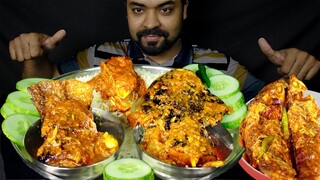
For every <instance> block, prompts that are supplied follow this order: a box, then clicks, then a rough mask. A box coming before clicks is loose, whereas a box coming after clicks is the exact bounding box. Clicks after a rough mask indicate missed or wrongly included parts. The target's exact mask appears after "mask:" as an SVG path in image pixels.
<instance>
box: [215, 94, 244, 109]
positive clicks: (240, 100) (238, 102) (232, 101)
mask: <svg viewBox="0 0 320 180" xmlns="http://www.w3.org/2000/svg"><path fill="white" fill-rule="evenodd" d="M221 100H222V101H223V102H224V103H225V104H226V105H227V106H229V107H231V108H232V111H237V110H238V109H239V108H240V107H242V106H243V105H244V104H246V103H245V100H244V96H243V94H242V92H241V91H239V92H237V93H236V94H234V95H232V96H230V97H227V98H223V99H221Z"/></svg>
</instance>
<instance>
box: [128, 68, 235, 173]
mask: <svg viewBox="0 0 320 180" xmlns="http://www.w3.org/2000/svg"><path fill="white" fill-rule="evenodd" d="M229 111H230V109H229V108H228V107H227V106H226V105H225V104H224V103H223V102H222V101H221V100H220V99H219V98H218V97H216V96H214V95H212V94H210V92H209V91H208V90H207V88H206V87H205V85H204V84H203V83H202V82H201V80H200V79H199V78H198V77H197V76H196V75H195V73H193V72H192V71H189V70H185V69H175V70H172V71H170V72H167V73H166V74H164V75H163V76H161V77H159V78H158V79H156V80H155V81H154V82H153V84H151V86H150V87H149V88H148V90H147V93H146V94H145V95H144V96H143V97H142V99H141V102H140V104H139V105H138V107H137V109H136V111H135V112H133V113H132V114H129V116H128V121H129V123H130V124H131V125H132V126H136V125H138V124H140V125H142V126H143V127H144V129H145V135H144V139H143V141H142V142H141V143H140V146H141V147H142V149H144V150H145V151H146V152H148V153H149V154H151V155H152V156H154V157H155V158H158V159H160V160H162V161H164V162H167V163H170V164H173V165H177V166H182V167H185V166H188V167H199V166H206V165H208V166H209V164H210V165H211V166H212V165H216V166H221V165H223V164H224V161H223V160H220V159H219V158H218V157H217V156H216V154H215V152H214V147H213V145H212V144H211V142H210V141H209V140H208V138H207V137H206V136H205V127H206V126H208V125H212V126H214V125H216V124H217V123H219V122H220V121H221V120H222V117H223V115H224V114H227V113H228V112H229Z"/></svg>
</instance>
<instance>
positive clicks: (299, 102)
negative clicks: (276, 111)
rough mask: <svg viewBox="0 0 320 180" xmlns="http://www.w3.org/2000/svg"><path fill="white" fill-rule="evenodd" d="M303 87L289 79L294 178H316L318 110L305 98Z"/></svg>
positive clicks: (319, 168)
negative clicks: (295, 173)
mask: <svg viewBox="0 0 320 180" xmlns="http://www.w3.org/2000/svg"><path fill="white" fill-rule="evenodd" d="M306 90H307V87H306V86H305V85H304V84H303V82H302V81H300V80H299V79H297V78H296V77H295V76H290V84H289V90H288V95H287V96H288V97H287V99H288V104H289V105H288V108H289V109H288V120H289V127H290V130H291V136H292V143H293V148H294V152H295V162H296V168H297V172H298V179H320V166H319V163H320V119H319V118H320V116H319V115H320V111H319V108H318V105H317V103H316V101H315V99H314V97H313V96H312V95H310V94H309V95H307V96H305V95H304V93H305V91H306Z"/></svg>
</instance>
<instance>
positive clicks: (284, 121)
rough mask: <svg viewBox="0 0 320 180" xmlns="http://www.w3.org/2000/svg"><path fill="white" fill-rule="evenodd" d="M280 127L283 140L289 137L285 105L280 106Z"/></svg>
mask: <svg viewBox="0 0 320 180" xmlns="http://www.w3.org/2000/svg"><path fill="white" fill-rule="evenodd" d="M281 127H282V133H283V137H284V139H285V140H288V139H289V137H290V132H289V122H288V115H287V110H286V107H285V106H283V107H282V118H281Z"/></svg>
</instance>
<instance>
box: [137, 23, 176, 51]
mask: <svg viewBox="0 0 320 180" xmlns="http://www.w3.org/2000/svg"><path fill="white" fill-rule="evenodd" d="M136 35H137V38H138V41H136V42H137V44H138V45H139V46H140V48H141V50H142V51H143V52H144V53H145V54H146V55H150V56H155V55H158V54H161V53H162V52H164V51H166V50H168V49H170V48H171V47H172V46H173V45H174V44H175V42H176V41H177V40H178V38H179V37H178V36H177V37H176V38H175V39H173V40H170V39H168V37H169V33H168V32H167V31H164V30H161V29H158V28H157V29H145V30H142V31H139V32H137V34H136ZM146 35H158V36H162V37H163V38H164V40H163V41H162V42H160V44H158V41H154V42H147V44H146V45H144V44H143V43H142V42H141V38H142V36H146Z"/></svg>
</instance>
